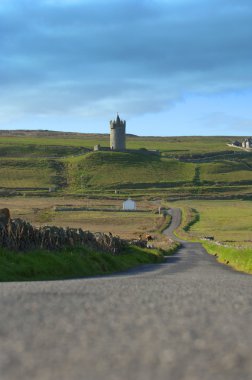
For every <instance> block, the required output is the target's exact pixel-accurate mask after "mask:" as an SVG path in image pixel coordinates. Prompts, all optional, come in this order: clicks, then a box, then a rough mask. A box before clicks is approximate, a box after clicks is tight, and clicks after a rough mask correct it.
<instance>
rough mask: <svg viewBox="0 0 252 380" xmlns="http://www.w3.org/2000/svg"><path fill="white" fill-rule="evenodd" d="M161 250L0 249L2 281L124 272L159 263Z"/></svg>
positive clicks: (133, 247) (134, 248)
mask: <svg viewBox="0 0 252 380" xmlns="http://www.w3.org/2000/svg"><path fill="white" fill-rule="evenodd" d="M172 252H173V251H172V249H171V252H169V251H168V252H165V253H163V252H161V251H159V250H152V249H143V248H139V247H135V246H130V247H128V248H127V249H126V250H125V252H123V254H122V255H120V256H112V255H110V254H104V253H99V252H92V251H90V250H87V249H83V248H78V249H77V248H75V249H65V250H64V251H60V252H48V251H42V250H36V251H33V252H24V253H17V252H11V251H8V250H6V249H3V248H1V249H0V281H31V280H33V281H34V280H59V279H67V278H78V277H83V276H94V275H102V274H110V273H113V272H119V271H125V270H127V269H130V268H133V267H135V266H137V265H140V264H149V263H160V262H163V260H164V254H166V255H167V254H169V253H170V254H171V253H172Z"/></svg>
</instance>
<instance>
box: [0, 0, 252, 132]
mask: <svg viewBox="0 0 252 380" xmlns="http://www.w3.org/2000/svg"><path fill="white" fill-rule="evenodd" d="M0 52H1V53H0V128H1V129H24V128H25V129H52V130H65V131H79V132H101V133H104V132H108V122H109V120H110V119H111V118H114V117H115V115H116V112H117V111H118V112H119V113H120V115H121V117H122V118H123V119H126V120H127V131H128V132H129V133H135V134H139V135H161V136H169V135H248V136H250V135H252V2H251V0H0Z"/></svg>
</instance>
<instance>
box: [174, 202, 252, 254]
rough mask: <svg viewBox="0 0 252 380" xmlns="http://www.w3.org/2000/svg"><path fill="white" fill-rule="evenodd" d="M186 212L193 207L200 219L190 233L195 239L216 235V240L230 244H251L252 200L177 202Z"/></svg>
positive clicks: (246, 245)
mask: <svg viewBox="0 0 252 380" xmlns="http://www.w3.org/2000/svg"><path fill="white" fill-rule="evenodd" d="M173 205H174V206H175V205H176V207H177V206H178V207H181V208H182V209H183V210H184V212H185V214H188V211H186V208H193V209H196V210H197V211H198V213H199V214H200V219H199V220H198V221H197V223H195V224H194V225H192V226H191V228H190V235H191V236H192V237H193V238H194V239H201V238H202V237H204V236H214V238H215V240H217V241H220V242H224V243H225V242H227V243H228V244H230V245H237V244H238V245H242V246H245V247H249V246H251V243H252V212H251V210H252V202H251V201H239V200H236V201H231V200H230V201H216V200H208V201H200V200H188V201H181V202H175V203H173Z"/></svg>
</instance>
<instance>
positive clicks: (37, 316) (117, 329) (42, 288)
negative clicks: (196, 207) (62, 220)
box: [0, 211, 252, 380]
mask: <svg viewBox="0 0 252 380" xmlns="http://www.w3.org/2000/svg"><path fill="white" fill-rule="evenodd" d="M178 221H179V214H178V212H177V211H175V214H174V223H175V224H176V223H178ZM173 226H174V225H173ZM172 228H173V227H171V228H170V229H169V230H168V231H167V233H168V234H171V233H172V232H171V231H172ZM251 284H252V277H250V276H249V275H245V274H241V273H237V272H234V271H232V270H231V269H229V268H228V267H225V266H223V265H220V264H218V263H216V262H215V259H214V258H213V257H212V256H208V255H207V254H206V253H205V251H204V249H203V248H202V247H201V246H200V245H199V244H190V243H184V244H183V248H182V249H181V250H180V251H179V253H178V254H177V255H175V256H173V257H171V258H169V259H168V261H167V263H165V264H161V265H158V266H155V267H153V266H145V267H144V268H143V269H142V270H139V269H138V270H134V271H131V272H128V273H127V274H124V275H115V276H108V277H103V278H92V279H80V280H73V281H55V282H37V283H28V282H27V283H2V284H0V302H1V312H0V379H1V380H17V379H18V380H20V379H22V380H31V379H32V380H60V379H62V380H82V379H84V380H101V379H102V380H169V379H171V380H184V379H186V380H198V379H199V380H214V379H215V380H251V379H252V285H251Z"/></svg>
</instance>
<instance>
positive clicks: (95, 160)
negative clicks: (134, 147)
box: [67, 152, 195, 190]
mask: <svg viewBox="0 0 252 380" xmlns="http://www.w3.org/2000/svg"><path fill="white" fill-rule="evenodd" d="M194 173H195V164H191V163H183V162H179V161H178V160H174V159H173V160H172V159H167V158H162V157H158V156H155V155H147V154H143V153H118V152H113V153H112V152H95V153H89V154H87V155H85V156H84V157H76V158H72V159H68V160H67V179H68V184H69V186H70V187H71V189H75V190H76V189H78V188H80V187H82V188H83V189H89V188H96V189H99V188H100V187H103V188H114V189H121V188H129V189H132V188H138V189H141V188H148V187H155V186H158V185H159V184H161V185H163V186H165V185H167V186H169V185H174V184H175V183H177V184H180V183H181V184H182V183H189V182H192V181H193V178H194Z"/></svg>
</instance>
